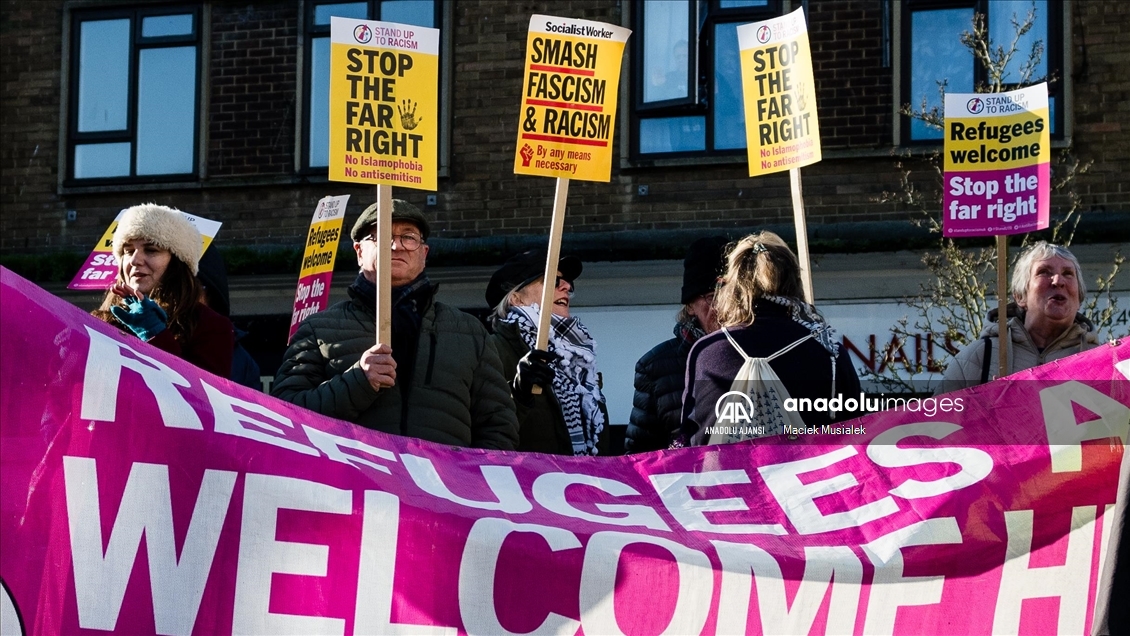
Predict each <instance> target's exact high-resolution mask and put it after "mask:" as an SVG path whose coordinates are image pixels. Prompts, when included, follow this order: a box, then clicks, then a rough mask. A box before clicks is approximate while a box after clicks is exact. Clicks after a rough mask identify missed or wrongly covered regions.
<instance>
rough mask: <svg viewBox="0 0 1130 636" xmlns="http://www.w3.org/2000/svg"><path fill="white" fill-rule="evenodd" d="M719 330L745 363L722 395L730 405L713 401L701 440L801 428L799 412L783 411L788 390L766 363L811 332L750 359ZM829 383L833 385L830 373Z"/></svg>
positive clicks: (728, 440) (728, 439)
mask: <svg viewBox="0 0 1130 636" xmlns="http://www.w3.org/2000/svg"><path fill="white" fill-rule="evenodd" d="M722 333H724V334H726V339H727V340H729V341H730V345H731V346H732V347H734V349H735V350H736V351H737V352H738V354H739V355H741V356H742V358H744V359H745V363H743V364H742V366H741V368H740V369H738V373H737V375H736V376H734V381H733V383H732V384H731V385H730V391H729V393H727V394H726V395H724V396H723V398H726V396H734V398H735V401H731V403H730V404H723V398H720V399H719V400H718V404H715V415H716V417H715V426H713V427H708V429H711V428H712V429H713V430H712V431H710V430H708V431H707V433H708V435H707V436H706V441H705V443H706V444H732V443H734V442H740V441H744V440H747V439H756V438H759V437H770V436H774V435H780V434H782V433H784V427H785V426H786V425H787V426H790V427H798V428H799V427H803V426H804V420H803V419H802V418H801V416H800V413H798V412H796V411H786V410H785V401H786V400H788V399H789V398H790V396H789V392H788V390H787V389H786V388H785V385H784V383H782V382H781V379H780V378H779V377H777V372H776V371H774V370H773V367H771V366H769V361H770V360H774V359H776V358H778V357H780V356H783V355H785V354H786V353H788V352H790V351H792V350H793V349H795V348H797V347H798V346H800V345H801V344H802V343H803V342H805V341H806V340H809V339H811V338H813V335H812V334H808V335H807V336H805V337H803V338H801V339H800V340H797V341H795V342H793V343H791V344H788V345H785V347H783V348H782V349H781V350H780V351H777V352H776V353H774V354H772V355H770V356H768V357H765V358H752V357H750V356H749V355H748V354H746V352H745V351H744V350H743V349H742V348H741V347H740V346H738V343H737V342H736V341H735V340H734V337H733V336H731V335H730V332H729V331H727V330H726V328H725V327H723V328H722ZM832 373H833V374H835V365H833V366H832ZM832 384H833V386H835V376H834V375H833V378H832ZM736 393H740V394H742V395H744V396H747V397H748V401H745V399H744V398H741V397H740V396H735V395H734V394H736ZM740 404H744V405H745V408H742V407H741V406H739V405H740ZM750 406H752V409H750V408H749V407H750ZM749 410H752V413H747V412H746V411H749ZM726 414H728V415H729V417H727V418H724V419H725V420H726V421H725V422H719V421H718V420H719V419H723V418H720V417H717V416H720V415H726Z"/></svg>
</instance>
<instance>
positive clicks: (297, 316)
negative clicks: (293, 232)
mask: <svg viewBox="0 0 1130 636" xmlns="http://www.w3.org/2000/svg"><path fill="white" fill-rule="evenodd" d="M348 204H349V195H348V194H343V195H341V196H336V197H335V196H329V197H323V198H322V199H321V200H320V201H318V207H317V208H315V209H314V216H313V217H311V219H310V231H309V233H307V235H306V249H305V251H304V252H303V254H302V270H301V271H300V272H299V273H298V289H297V290H295V292H294V311H292V312H291V314H290V336H289V337H288V338H287V341H288V342H289V341H290V340H291V339H293V338H294V332H295V331H298V325H299V324H300V323H301V322H302V321H303V320H305V319H306V318H307V316H309V315H311V314H315V313H318V312H319V311H322V310H323V309H325V308H326V307H328V306H329V304H330V302H329V301H330V283H332V282H333V271H334V261H335V260H337V246H338V242H339V241H340V240H341V223H342V221H344V220H345V207H346V205H348Z"/></svg>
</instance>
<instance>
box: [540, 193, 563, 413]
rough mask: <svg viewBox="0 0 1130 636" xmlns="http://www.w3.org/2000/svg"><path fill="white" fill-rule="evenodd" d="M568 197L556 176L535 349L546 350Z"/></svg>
mask: <svg viewBox="0 0 1130 636" xmlns="http://www.w3.org/2000/svg"><path fill="white" fill-rule="evenodd" d="M568 198H569V180H568V179H566V178H563V177H558V178H557V192H556V193H555V194H554V196H553V220H552V221H551V222H550V227H549V245H548V247H547V249H546V255H545V274H544V276H543V277H542V286H541V314H540V315H539V316H538V338H537V343H536V345H537V346H536V347H535V348H536V349H540V350H542V351H547V350H548V349H547V347H548V346H549V330H550V329H551V328H552V327H551V325H552V323H551V322H550V317H551V316H553V295H554V293H555V292H556V291H557V289H556V288H557V286H556V285H555V284H554V281H556V280H557V261H558V260H559V259H560V257H561V234H562V233H563V232H564V229H565V200H566V199H568ZM532 393H534V394H535V395H537V394H540V393H541V387H538V386H535V387H533V390H532Z"/></svg>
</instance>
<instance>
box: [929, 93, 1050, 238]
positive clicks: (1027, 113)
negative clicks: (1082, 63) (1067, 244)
mask: <svg viewBox="0 0 1130 636" xmlns="http://www.w3.org/2000/svg"><path fill="white" fill-rule="evenodd" d="M1048 121H1049V120H1048V86H1047V84H1037V85H1036V86H1029V87H1028V88H1021V89H1019V90H1015V91H1009V92H1007V93H982V94H976V93H947V94H946V101H945V133H944V134H945V147H944V152H943V154H944V155H945V176H944V180H945V187H944V190H945V193H944V196H943V201H942V234H943V235H944V236H949V237H966V236H1000V235H1004V234H1021V233H1024V232H1034V231H1036V230H1042V229H1044V228H1046V227H1047V226H1048V208H1049V203H1050V199H1051V197H1050V194H1049V192H1050V183H1051V164H1050V161H1051V141H1050V140H1051V136H1050V135H1051V127H1050V126H1049V125H1048Z"/></svg>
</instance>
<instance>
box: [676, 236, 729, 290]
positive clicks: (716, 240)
mask: <svg viewBox="0 0 1130 636" xmlns="http://www.w3.org/2000/svg"><path fill="white" fill-rule="evenodd" d="M727 243H729V240H728V239H726V237H724V236H710V237H707V238H700V239H698V240H697V241H695V242H694V243H691V246H690V247H689V248H687V257H686V258H684V259H683V293H682V300H681V301H680V302H681V303H683V304H684V305H686V304H688V303H690V302H692V301H693V300H694V299H695V298H698V297H699V296H702V295H703V294H709V293H711V292H713V291H714V288H715V287H717V285H718V277H719V276H721V275H722V274H723V271H724V270H725V268H726V244H727Z"/></svg>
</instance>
